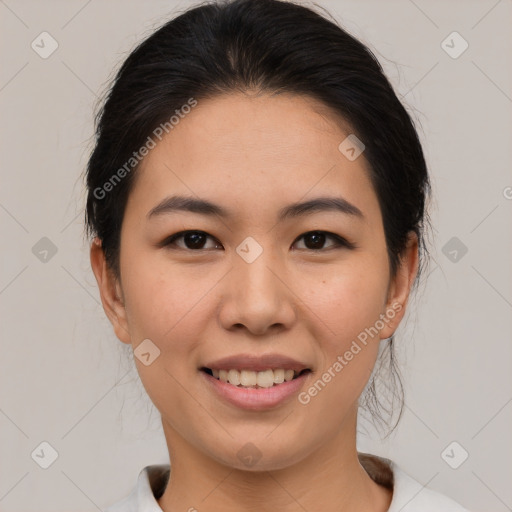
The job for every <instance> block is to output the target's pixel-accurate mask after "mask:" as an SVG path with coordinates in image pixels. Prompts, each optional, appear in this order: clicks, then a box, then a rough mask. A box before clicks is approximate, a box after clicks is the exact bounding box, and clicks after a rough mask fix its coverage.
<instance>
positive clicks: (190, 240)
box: [160, 231, 355, 251]
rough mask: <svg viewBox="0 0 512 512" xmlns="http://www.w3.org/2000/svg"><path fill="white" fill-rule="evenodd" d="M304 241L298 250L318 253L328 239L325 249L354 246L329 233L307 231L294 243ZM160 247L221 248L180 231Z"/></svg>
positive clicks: (200, 236) (215, 242) (203, 236)
mask: <svg viewBox="0 0 512 512" xmlns="http://www.w3.org/2000/svg"><path fill="white" fill-rule="evenodd" d="M208 239H210V240H212V241H213V246H210V247H206V245H207V244H206V242H207V240H208ZM302 239H304V245H305V247H299V249H301V250H303V249H305V250H312V251H319V250H320V249H326V247H324V245H325V243H326V241H327V240H328V239H331V240H333V243H331V244H330V245H329V246H328V247H327V249H332V248H337V247H346V248H348V249H353V248H355V245H354V244H352V243H351V242H348V241H347V240H345V239H344V238H342V237H341V236H338V235H335V234H334V233H329V232H327V231H309V232H307V233H304V234H303V235H301V236H300V237H298V238H297V239H296V241H295V243H294V245H295V244H297V243H298V241H299V240H302ZM178 240H183V244H184V245H182V244H178V243H177V241H178ZM160 246H161V247H171V246H176V247H178V248H180V249H189V250H207V249H216V248H222V244H221V243H220V242H219V241H218V240H216V239H215V238H213V237H212V236H210V235H208V233H205V232H204V231H181V232H179V233H176V234H174V235H171V236H170V237H168V238H166V239H165V240H164V241H163V242H162V243H161V244H160Z"/></svg>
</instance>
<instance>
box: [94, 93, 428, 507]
mask: <svg viewBox="0 0 512 512" xmlns="http://www.w3.org/2000/svg"><path fill="white" fill-rule="evenodd" d="M349 133H350V131H349V128H348V127H347V126H346V124H345V123H343V122H342V120H340V119H339V118H337V117H335V116H334V114H331V113H330V112H329V111H328V110H327V109H326V108H324V107H322V105H321V104H320V103H317V102H316V101H314V100H313V99H311V98H306V97H303V96H292V95H288V94H282V95H275V96H270V95H268V94H252V93H249V92H248V93H245V94H242V93H236V94H235V93H234V94H230V95H224V96H220V97H216V98H214V99H208V100H201V101H199V103H198V105H197V106H196V107H195V108H194V109H193V110H192V112H191V113H189V114H188V115H187V116H186V117H185V118H184V119H183V120H181V121H180V123H179V124H178V125H176V126H175V127H174V129H173V130H172V131H171V132H170V133H169V134H168V135H167V136H166V137H165V138H164V139H163V140H162V141H161V142H159V143H158V144H157V146H156V147H155V148H154V149H152V150H151V151H150V153H149V154H148V155H147V156H146V157H145V159H144V160H143V162H142V163H141V166H140V167H139V169H138V170H137V173H138V175H137V180H136V182H135V186H134V188H133V190H132V192H131V194H130V196H129V199H128V203H127V206H126V211H125V216H124V220H123V224H122V230H121V250H120V268H121V274H120V279H116V278H115V276H113V275H112V273H111V272H110V271H109V269H108V267H107V264H106V262H105V258H104V254H103V251H102V249H101V244H100V243H99V241H98V240H97V239H96V240H94V242H93V243H92V245H91V253H90V256H91V264H92V268H93V271H94V274H95V276H96V279H97V282H98V286H99V290H100V295H101V300H102V303H103V307H104V309H105V312H106V314H107V316H108V317H109V319H110V321H111V323H112V325H113V328H114V331H115V333H116V335H117V337H118V338H119V339H120V340H121V341H122V342H123V343H128V344H131V345H132V346H133V348H134V349H135V348H136V347H137V346H138V345H139V343H141V342H142V340H144V339H147V338H149V339H150V340H151V341H152V342H153V343H154V344H155V345H156V346H157V347H158V348H159V350H160V351H161V353H160V356H159V357H158V358H156V359H155V361H154V362H153V363H152V364H150V365H149V366H145V365H144V364H142V363H141V361H139V360H138V359H137V358H135V361H136V364H137V370H138V372H139V374H140V378H141V380H142V383H143V385H144V387H145V389H146V390H147V393H148V395H149V396H150V398H151V400H152V401H153V403H154V404H155V406H156V407H157V408H158V410H159V411H160V413H161V417H162V425H163V430H164V433H165V437H166V441H167V445H168V449H169V457H170V460H171V461H172V471H171V477H170V481H169V484H168V486H167V488H166V490H165V493H164V495H163V496H162V497H161V498H160V499H159V500H158V502H159V505H160V507H161V508H162V509H163V510H164V511H171V510H172V511H177V510H184V511H185V510H189V509H190V508H191V507H195V508H196V509H197V510H199V511H201V512H202V511H216V510H223V511H227V512H230V511H234V510H237V511H239V510H259V511H261V510H263V511H267V510H268V511H270V510H281V511H283V512H288V511H297V510H308V511H312V510H323V511H332V512H334V511H336V512H340V511H349V510H350V511H351V512H355V511H366V512H368V511H374V512H377V511H379V512H384V511H386V510H387V509H388V508H389V505H390V502H391V498H392V493H391V491H389V490H388V489H386V488H384V487H382V486H380V485H378V484H376V483H375V482H374V481H373V480H372V479H371V478H370V477H369V476H368V474H367V473H366V471H365V470H364V468H363V467H362V466H361V464H360V463H359V460H358V457H357V450H356V415H357V407H358V398H359V396H360V395H361V392H362V391H363V389H364V386H365V384H366V383H367V381H368V378H369V376H370V373H371V370H372V369H373V366H374V364H375V360H376V357H377V354H378V347H379V341H380V339H381V338H382V339H384V338H387V337H389V336H391V335H392V334H393V332H394V331H395V330H396V328H397V327H398V324H399V323H400V321H401V319H402V317H403V315H404V313H405V311H406V307H405V306H406V303H407V299H408V296H409V293H410V290H411V287H412V284H413V282H414V279H415V276H416V272H417V266H418V243H417V239H416V237H415V236H414V235H411V237H410V241H409V245H408V247H407V249H406V251H405V252H404V254H403V257H402V260H401V266H400V268H399V271H398V272H397V274H396V276H394V277H393V278H392V277H391V275H390V270H389V262H388V256H387V252H386V241H385V237H384V230H383V224H382V217H381V212H380V208H379V205H378V201H377V196H376V194H375V191H374V190H373V188H372V185H371V183H370V180H369V176H368V167H367V166H368V164H367V162H366V160H365V159H364V153H363V155H362V156H360V157H359V158H357V159H356V160H354V161H349V160H348V159H347V158H345V156H344V155H343V154H342V153H341V152H340V151H339V150H338V146H339V144H340V142H341V141H343V140H344V139H345V137H346V136H347V135H348V134H349ZM171 194H180V195H187V196H192V197H196V198H197V197H199V198H201V199H207V200H210V201H212V202H214V203H217V204H219V205H221V206H223V207H225V208H229V209H230V210H232V212H234V217H233V218H229V219H221V218H220V217H218V216H215V215H214V216H205V215H201V214H198V213H190V212H174V213H168V214H165V215H161V216H156V217H155V218H153V219H151V220H148V219H147V214H148V212H149V211H150V210H151V209H152V208H153V207H154V206H156V205H157V204H158V203H159V202H160V201H161V200H162V199H163V198H164V197H166V196H168V195H171ZM320 196H337V197H340V196H341V197H343V198H345V199H346V200H347V201H349V202H350V203H352V204H353V205H355V206H357V208H359V209H360V210H361V212H362V213H363V215H364V219H362V220H361V219H358V218H357V217H354V216H350V215H347V214H343V213H338V212H332V211H330V212H316V213H310V214H308V215H306V216H304V217H299V218H291V219H288V220H286V221H284V222H277V220H276V219H277V212H278V210H279V209H280V208H282V207H284V206H286V205H288V204H290V203H294V202H297V201H304V200H307V199H313V198H315V197H320ZM182 230H200V231H204V232H205V233H207V234H208V235H210V238H206V239H205V244H204V246H203V247H204V248H203V249H200V250H198V249H193V248H192V249H191V248H190V247H191V246H192V247H193V245H191V244H190V241H189V242H188V245H186V240H185V239H183V238H181V239H180V240H178V241H176V243H175V245H174V247H159V246H158V245H157V244H158V243H159V242H162V241H163V240H165V239H166V238H167V237H169V236H170V235H172V234H174V233H177V232H179V231H182ZM312 230H322V231H327V232H330V233H334V234H336V235H339V236H341V237H344V238H346V239H347V240H349V241H350V242H353V243H354V244H356V245H357V248H355V249H349V248H347V247H343V246H341V247H336V243H335V239H332V238H330V237H327V238H326V239H325V242H324V244H323V245H322V243H321V242H320V243H319V245H318V246H317V247H319V248H315V246H314V245H312V243H311V241H309V242H308V241H307V240H306V238H307V237H306V238H305V237H303V236H302V235H304V234H305V233H307V232H309V231H312ZM248 236H251V237H253V238H254V239H255V240H256V241H257V242H258V243H259V244H260V246H261V247H262V248H263V252H262V254H261V255H260V256H259V257H258V258H257V259H256V260H255V261H254V262H252V263H250V264H249V263H247V262H246V261H244V260H243V259H242V258H241V257H240V256H239V255H238V254H237V252H236V248H237V247H238V246H239V245H240V243H241V242H242V241H243V240H244V239H245V238H246V237H248ZM311 247H313V248H311ZM392 304H399V305H401V306H402V307H401V310H400V311H398V312H396V315H395V316H394V318H393V319H392V320H389V321H388V322H387V323H386V324H385V326H384V328H383V329H382V330H381V331H380V333H379V334H378V336H375V337H374V338H372V339H370V341H369V343H368V344H367V345H366V346H365V347H363V350H361V352H359V353H358V354H357V355H356V356H354V358H353V359H352V360H351V361H350V362H349V364H347V365H346V366H345V367H344V368H343V370H342V371H341V372H339V373H338V374H337V375H336V377H335V378H333V379H332V381H331V382H330V383H328V384H327V385H326V386H325V387H324V388H323V389H322V391H321V392H319V393H318V394H317V395H316V396H315V397H313V398H312V399H311V401H310V402H309V403H308V404H307V405H303V404H301V403H299V402H298V400H297V397H296V396H294V397H293V398H292V399H291V400H288V401H286V402H285V403H283V404H282V405H281V406H279V407H277V408H274V409H272V410H266V411H260V412H255V411H247V410H242V409H240V408H237V407H235V406H233V405H230V404H228V403H226V402H224V401H223V400H222V399H220V398H218V397H217V396H216V395H215V394H213V393H212V391H211V390H210V389H209V388H208V387H207V386H206V384H205V382H204V379H203V378H202V375H201V374H200V372H199V370H198V368H199V367H200V366H202V365H204V364H205V363H207V362H210V361H212V360H215V359H218V358H221V357H224V356H228V355H233V354H240V353H254V354H258V355H261V354H266V353H280V354H284V355H287V356H291V357H294V358H295V359H298V360H300V361H305V362H307V363H308V366H309V367H310V368H312V370H313V371H312V373H311V374H310V375H309V377H308V379H307V382H306V383H305V385H304V388H303V389H307V388H308V387H309V386H310V385H311V384H312V383H313V382H315V381H316V380H317V379H318V378H319V377H320V376H321V375H322V374H323V373H324V371H326V370H327V369H328V368H329V367H331V366H332V365H333V363H334V362H335V361H336V359H337V356H338V355H342V354H344V353H345V351H346V350H348V349H349V348H350V345H351V343H352V341H353V340H355V339H356V338H357V336H358V334H359V333H361V332H362V331H364V329H365V328H368V327H370V326H373V325H374V324H375V323H376V321H377V320H378V319H379V315H381V314H386V311H387V310H388V309H389V308H390V307H391V305H392ZM248 442H251V443H253V444H254V445H255V446H256V447H257V448H258V450H259V452H260V454H261V458H260V459H259V461H258V462H257V464H255V465H254V466H252V467H250V468H248V467H247V466H245V465H244V464H243V462H242V461H241V460H240V459H239V458H238V457H237V452H238V451H239V450H240V449H241V448H242V447H243V446H244V445H246V443H248ZM191 475H193V477H191Z"/></svg>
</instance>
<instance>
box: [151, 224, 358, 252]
mask: <svg viewBox="0 0 512 512" xmlns="http://www.w3.org/2000/svg"><path fill="white" fill-rule="evenodd" d="M189 233H199V234H202V235H206V237H207V238H210V239H212V240H215V242H216V243H217V244H218V245H222V243H221V242H219V240H217V239H216V238H215V237H214V236H213V235H210V234H209V233H207V232H206V231H202V230H200V229H185V230H183V231H179V232H177V233H174V234H173V235H170V236H168V237H166V238H165V239H164V240H163V241H162V242H160V243H158V244H157V247H159V248H169V247H171V246H172V245H173V244H174V242H175V241H176V240H178V239H180V238H182V237H184V236H185V235H187V234H189ZM313 233H321V234H324V235H325V236H326V237H327V238H331V239H333V240H334V241H335V245H333V246H331V247H327V248H325V249H308V248H305V249H295V250H300V251H303V250H304V251H310V252H318V253H322V252H326V251H329V250H332V249H340V248H343V247H344V248H346V249H349V250H352V249H357V248H358V245H356V244H355V243H354V242H350V241H349V240H347V239H346V238H345V237H343V236H341V235H337V234H336V233H332V232H330V231H326V230H322V229H313V230H310V231H306V232H304V233H302V234H301V235H299V236H298V237H297V238H296V239H295V240H294V242H293V244H292V245H295V244H296V243H297V241H298V240H301V239H302V238H304V237H306V236H307V235H310V234H313ZM174 247H175V248H177V249H181V250H183V251H187V252H198V253H199V252H202V251H209V250H211V248H208V249H188V248H186V247H185V248H184V247H179V246H176V245H174Z"/></svg>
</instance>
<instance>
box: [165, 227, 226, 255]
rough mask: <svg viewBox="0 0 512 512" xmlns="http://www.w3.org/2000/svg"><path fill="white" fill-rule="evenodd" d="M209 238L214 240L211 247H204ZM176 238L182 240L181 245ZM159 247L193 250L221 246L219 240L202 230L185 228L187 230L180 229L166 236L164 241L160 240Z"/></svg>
mask: <svg viewBox="0 0 512 512" xmlns="http://www.w3.org/2000/svg"><path fill="white" fill-rule="evenodd" d="M209 238H210V239H211V240H213V241H215V242H216V243H214V246H213V247H209V248H208V247H206V248H205V247H204V246H205V243H206V241H207V240H208V239H209ZM178 240H183V244H184V246H183V245H180V244H178V243H177V241H178ZM159 245H160V247H165V248H167V249H173V248H178V249H184V250H187V249H188V250H193V251H200V250H208V249H215V248H219V246H220V247H222V245H221V244H220V242H219V241H218V240H216V239H215V238H213V237H212V236H210V235H209V234H208V233H205V232H204V231H196V230H187V231H180V232H179V233H175V234H174V235H171V236H169V237H167V238H166V239H165V240H164V241H162V242H161V243H160V244H159Z"/></svg>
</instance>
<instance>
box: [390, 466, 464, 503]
mask: <svg viewBox="0 0 512 512" xmlns="http://www.w3.org/2000/svg"><path fill="white" fill-rule="evenodd" d="M390 466H391V469H392V471H393V480H394V485H393V498H392V501H391V505H390V507H389V510H388V512H399V511H400V512H432V511H433V510H435V511H436V512H469V510H467V509H466V508H464V507H463V506H462V505H459V504H458V503H457V502H456V501H454V500H452V499H451V498H449V497H448V496H445V495H444V494H441V493H439V492H436V491H434V490H432V489H428V488H427V487H425V486H423V485H422V484H420V483H419V482H418V481H417V480H415V479H414V478H412V477H411V476H409V475H408V474H407V473H406V472H405V471H403V470H402V469H401V468H400V467H398V466H397V465H396V464H395V463H394V462H392V461H390Z"/></svg>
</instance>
